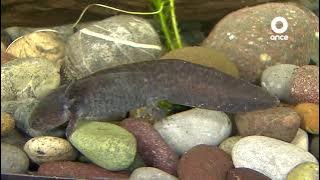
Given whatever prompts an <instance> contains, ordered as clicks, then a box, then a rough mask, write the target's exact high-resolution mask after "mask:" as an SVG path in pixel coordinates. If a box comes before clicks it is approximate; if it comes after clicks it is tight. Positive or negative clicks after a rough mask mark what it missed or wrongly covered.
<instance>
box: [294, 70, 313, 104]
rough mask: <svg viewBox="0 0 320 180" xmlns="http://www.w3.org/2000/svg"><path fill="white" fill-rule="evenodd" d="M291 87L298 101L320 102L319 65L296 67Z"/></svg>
mask: <svg viewBox="0 0 320 180" xmlns="http://www.w3.org/2000/svg"><path fill="white" fill-rule="evenodd" d="M290 87H291V96H292V98H293V99H294V100H295V101H296V102H298V103H306V102H308V103H315V104H319V67H318V66H311V65H307V66H302V67H300V68H298V69H295V71H294V72H293V75H292V83H291V86H290Z"/></svg>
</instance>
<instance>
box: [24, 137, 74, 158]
mask: <svg viewBox="0 0 320 180" xmlns="http://www.w3.org/2000/svg"><path fill="white" fill-rule="evenodd" d="M23 149H24V151H25V152H26V153H27V155H28V156H29V158H30V159H31V160H32V161H33V162H35V163H37V164H42V163H45V162H51V161H73V160H75V159H76V158H77V155H78V153H77V151H76V150H75V148H74V147H73V146H72V145H71V144H70V143H69V142H68V141H67V140H65V139H62V138H58V137H51V136H40V137H35V138H32V139H30V140H29V141H28V142H27V143H26V144H25V145H24V148H23Z"/></svg>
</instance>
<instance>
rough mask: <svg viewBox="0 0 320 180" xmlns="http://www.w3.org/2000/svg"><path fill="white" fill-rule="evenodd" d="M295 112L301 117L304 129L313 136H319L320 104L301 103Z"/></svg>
mask: <svg viewBox="0 0 320 180" xmlns="http://www.w3.org/2000/svg"><path fill="white" fill-rule="evenodd" d="M294 110H295V111H297V113H298V114H299V115H300V117H301V125H300V127H301V128H302V129H304V130H306V131H307V132H309V133H311V134H319V104H313V103H301V104H298V105H297V106H296V107H295V108H294Z"/></svg>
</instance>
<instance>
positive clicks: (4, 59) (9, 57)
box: [1, 51, 16, 65]
mask: <svg viewBox="0 0 320 180" xmlns="http://www.w3.org/2000/svg"><path fill="white" fill-rule="evenodd" d="M14 59H16V57H15V56H13V55H12V54H9V53H7V52H4V51H1V65H2V64H5V63H7V62H9V61H12V60H14Z"/></svg>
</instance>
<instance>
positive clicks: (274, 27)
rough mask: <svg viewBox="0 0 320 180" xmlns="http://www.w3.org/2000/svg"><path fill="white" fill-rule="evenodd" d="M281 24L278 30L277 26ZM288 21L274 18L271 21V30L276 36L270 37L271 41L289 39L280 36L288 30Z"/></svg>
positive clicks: (285, 36)
mask: <svg viewBox="0 0 320 180" xmlns="http://www.w3.org/2000/svg"><path fill="white" fill-rule="evenodd" d="M278 23H281V24H282V27H281V28H278V27H277V24H278ZM288 26H289V25H288V21H287V20H286V19H285V18H284V17H280V16H278V17H275V18H273V20H272V21H271V29H272V31H273V32H274V33H277V35H271V36H270V39H271V40H274V41H276V40H281V41H286V40H288V39H289V37H288V35H282V33H284V32H286V31H287V30H288Z"/></svg>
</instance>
